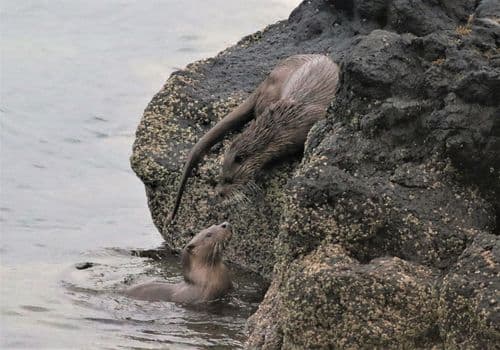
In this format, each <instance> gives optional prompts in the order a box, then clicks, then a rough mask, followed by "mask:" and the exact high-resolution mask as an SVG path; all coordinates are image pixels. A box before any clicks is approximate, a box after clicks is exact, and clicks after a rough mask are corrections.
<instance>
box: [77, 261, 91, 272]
mask: <svg viewBox="0 0 500 350" xmlns="http://www.w3.org/2000/svg"><path fill="white" fill-rule="evenodd" d="M94 265H95V264H94V263H93V262H89V261H86V262H81V263H78V264H75V268H76V269H77V270H86V269H89V268H91V267H93V266H94Z"/></svg>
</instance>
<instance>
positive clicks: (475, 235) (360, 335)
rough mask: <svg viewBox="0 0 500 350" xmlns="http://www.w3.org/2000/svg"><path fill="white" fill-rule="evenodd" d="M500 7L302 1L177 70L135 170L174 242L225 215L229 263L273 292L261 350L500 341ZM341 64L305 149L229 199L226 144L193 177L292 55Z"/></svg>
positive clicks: (258, 316) (140, 143) (260, 320)
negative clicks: (181, 182) (244, 194)
mask: <svg viewBox="0 0 500 350" xmlns="http://www.w3.org/2000/svg"><path fill="white" fill-rule="evenodd" d="M499 18H500V9H499V7H498V4H497V2H496V1H489V0H483V1H479V2H478V1H468V0H461V1H440V2H434V1H423V0H417V1H405V0H377V1H361V0H359V1H355V2H353V1H326V0H312V1H304V2H303V3H302V4H301V5H300V6H298V8H297V9H295V10H294V11H293V12H292V14H291V15H290V18H289V19H288V20H287V21H283V22H279V23H276V24H274V25H271V26H269V27H268V28H266V29H265V30H263V31H262V32H258V33H255V34H253V35H251V36H248V37H246V38H244V39H242V40H241V41H240V42H239V43H238V44H236V45H235V46H233V47H230V48H228V49H227V50H225V51H224V52H222V53H220V54H219V55H218V56H216V57H214V58H210V59H207V60H204V61H200V62H196V63H194V64H191V65H189V66H188V67H187V68H186V69H185V70H183V71H179V72H176V73H174V74H172V76H171V77H170V79H169V80H168V81H167V83H166V84H165V86H164V87H163V89H162V90H161V91H160V92H159V93H158V94H157V95H156V96H155V97H154V98H153V100H152V101H151V102H150V104H149V106H148V107H147V109H146V111H145V113H144V116H143V118H142V120H141V123H140V125H139V127H138V129H137V138H136V142H135V144H134V151H133V155H132V157H131V163H132V167H133V169H134V170H135V172H136V173H137V175H138V176H139V177H140V178H141V180H142V181H143V182H144V184H145V186H146V192H147V196H148V202H149V206H150V209H151V213H152V216H153V220H154V222H155V224H156V226H157V228H158V229H159V231H160V232H161V234H162V236H163V237H164V238H165V241H166V243H167V244H168V245H169V246H170V247H172V248H180V247H182V246H183V245H184V244H185V242H187V241H188V240H189V239H190V237H191V236H192V235H193V234H194V233H196V232H198V231H199V230H200V228H203V227H205V226H206V225H207V223H215V222H222V221H223V220H226V219H228V220H229V221H231V223H232V224H233V226H234V228H235V235H234V237H233V240H232V243H231V245H230V247H229V248H228V257H229V259H230V260H231V261H233V262H235V263H237V264H241V265H244V266H246V267H248V268H250V269H253V270H255V271H258V272H259V273H261V274H262V275H264V276H266V277H267V278H269V279H272V283H271V286H270V288H269V290H268V292H267V294H266V297H265V298H264V301H263V302H262V303H261V305H260V307H259V310H258V311H257V312H256V313H255V314H254V315H253V316H252V317H251V318H250V319H249V321H248V325H247V326H248V327H247V328H248V334H249V338H248V341H247V346H248V347H249V348H265V349H279V348H284V349H285V348H286V349H289V348H297V349H302V348H328V347H334V348H367V347H368V348H370V347H380V348H431V347H433V346H437V347H445V348H457V347H458V348H477V349H483V348H494V347H495V346H496V345H497V344H498V343H499V342H500V316H499V315H500V295H499V290H500V268H499V260H500V249H499V244H500V243H499V242H500V240H499V236H498V235H499V234H500V219H499V217H500V107H499V105H500V95H499V94H500V52H499V50H498V46H499V42H500V25H499ZM297 53H325V54H328V55H331V57H332V58H333V59H334V60H336V61H337V62H339V63H340V64H341V82H340V84H339V89H338V92H337V96H336V98H335V100H334V102H333V103H332V105H331V107H330V109H329V112H328V115H327V118H326V120H324V121H321V122H319V123H317V124H316V125H315V126H314V127H313V129H312V130H311V132H310V134H309V137H308V141H307V142H306V147H305V151H304V155H303V157H297V158H296V159H291V160H287V161H284V162H283V163H281V164H278V165H277V166H275V167H273V168H271V169H268V170H267V171H266V173H265V174H264V175H263V176H262V178H261V179H260V180H259V183H258V184H259V185H260V186H261V188H262V192H261V193H259V194H258V195H255V196H253V197H250V198H249V201H248V202H244V203H240V202H237V203H234V202H233V203H219V202H218V201H217V200H216V199H215V195H214V187H215V184H216V181H217V176H218V174H219V169H220V164H221V160H222V154H223V151H224V148H225V147H226V146H227V145H228V142H229V141H230V139H231V136H230V137H228V139H227V140H225V141H224V142H223V145H222V147H220V146H219V147H214V148H213V149H212V151H211V153H210V154H209V155H208V156H207V157H206V158H205V160H204V161H203V162H202V164H201V165H200V166H199V168H198V169H197V170H196V171H195V173H194V176H193V177H192V178H191V179H190V180H189V182H188V186H187V191H186V193H185V195H184V198H183V201H182V204H181V208H180V211H179V216H178V218H177V223H176V224H174V225H172V226H169V225H165V223H166V219H167V216H168V212H169V210H170V208H171V207H172V203H173V200H174V196H175V189H176V186H177V182H178V179H179V177H180V175H181V169H182V165H183V162H184V160H185V158H186V156H187V153H188V152H189V149H190V147H191V146H192V145H193V144H194V143H195V142H196V140H197V139H198V138H199V137H200V136H201V135H202V134H203V133H204V132H206V131H207V130H208V129H209V128H210V127H211V126H213V125H214V124H215V123H216V122H217V120H219V119H220V118H222V117H223V116H224V115H225V114H226V113H227V112H228V111H230V110H231V109H232V108H234V107H235V106H236V105H237V104H238V103H239V102H241V101H242V100H243V99H244V98H245V97H246V96H248V94H249V93H250V92H251V91H253V90H254V89H255V87H256V86H257V85H258V83H259V82H260V81H261V80H262V79H263V78H264V77H265V75H266V74H267V73H268V72H269V71H270V70H271V69H272V68H273V67H274V65H275V64H276V63H277V62H278V61H279V60H280V59H282V58H285V57H288V56H290V55H293V54H297Z"/></svg>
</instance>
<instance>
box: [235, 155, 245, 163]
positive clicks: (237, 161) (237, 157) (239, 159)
mask: <svg viewBox="0 0 500 350" xmlns="http://www.w3.org/2000/svg"><path fill="white" fill-rule="evenodd" d="M242 161H243V157H242V156H238V155H237V156H234V162H235V163H241V162H242Z"/></svg>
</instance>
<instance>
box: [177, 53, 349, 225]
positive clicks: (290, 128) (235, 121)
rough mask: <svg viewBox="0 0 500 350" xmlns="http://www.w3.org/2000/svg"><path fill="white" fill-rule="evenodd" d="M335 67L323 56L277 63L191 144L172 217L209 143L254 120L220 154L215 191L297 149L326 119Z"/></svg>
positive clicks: (231, 187)
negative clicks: (223, 115)
mask: <svg viewBox="0 0 500 350" xmlns="http://www.w3.org/2000/svg"><path fill="white" fill-rule="evenodd" d="M338 79H339V67H338V65H337V64H335V63H334V62H333V61H332V60H331V59H330V58H329V57H327V56H324V55H317V54H315V55H295V56H291V57H288V58H287V59H285V60H283V61H281V62H280V63H278V65H277V66H276V67H275V68H274V69H273V70H272V71H271V73H270V74H269V75H268V76H267V78H266V79H265V80H264V81H263V82H262V83H261V84H260V85H259V86H258V87H257V89H256V90H255V91H254V92H253V93H252V94H251V95H250V96H249V97H248V98H247V99H246V100H245V101H244V102H243V103H242V104H241V105H239V106H238V107H237V108H236V109H235V110H233V111H232V112H231V113H229V114H228V115H226V116H225V117H224V118H223V119H221V120H220V121H219V122H218V123H217V124H216V125H215V126H214V127H213V128H212V129H210V130H209V131H208V132H207V133H206V134H205V135H204V136H203V137H202V138H201V139H200V140H199V141H198V142H197V143H196V144H195V145H194V146H193V148H192V149H191V151H190V153H189V155H188V157H187V160H186V164H185V166H184V171H183V174H182V178H181V181H180V184H179V188H178V191H177V196H176V200H175V203H174V207H173V210H172V212H171V214H170V221H169V222H173V220H174V219H175V215H176V213H177V210H178V209H179V204H180V201H181V198H182V193H183V191H184V188H185V185H186V181H187V179H188V177H189V176H190V174H191V171H192V170H193V168H194V167H195V166H196V165H197V164H198V162H199V161H200V160H201V159H202V157H203V156H204V155H205V154H206V153H207V152H208V151H209V150H210V148H211V147H212V146H213V145H214V144H216V143H217V142H219V141H221V140H222V139H223V137H224V135H226V134H227V133H228V132H229V131H232V130H235V129H237V128H239V127H241V126H243V125H244V124H245V123H247V122H249V121H250V120H252V119H253V120H252V122H251V123H250V125H249V126H248V127H247V128H246V129H245V130H244V131H243V132H242V133H241V134H240V135H238V136H237V137H236V138H235V140H234V141H233V143H232V144H231V145H230V147H229V149H228V150H227V151H226V152H225V154H224V161H223V166H222V174H221V180H220V181H219V185H218V186H217V192H218V193H219V195H220V196H221V197H224V196H227V195H229V194H230V193H232V192H234V191H236V190H240V189H243V188H244V187H245V186H246V185H248V184H249V182H251V181H252V180H253V179H254V178H255V177H256V175H257V174H258V172H259V171H261V170H262V168H263V167H264V166H265V165H267V164H269V163H270V162H272V161H274V160H277V159H280V158H283V157H285V156H290V155H292V154H295V153H297V152H299V151H301V150H302V149H303V147H304V143H305V140H306V137H307V134H308V132H309V130H310V129H311V127H312V126H313V124H314V123H316V122H317V121H318V120H320V119H322V118H324V116H325V115H326V110H327V108H328V106H329V105H330V103H331V102H332V100H333V98H334V97H335V92H336V89H337V83H338Z"/></svg>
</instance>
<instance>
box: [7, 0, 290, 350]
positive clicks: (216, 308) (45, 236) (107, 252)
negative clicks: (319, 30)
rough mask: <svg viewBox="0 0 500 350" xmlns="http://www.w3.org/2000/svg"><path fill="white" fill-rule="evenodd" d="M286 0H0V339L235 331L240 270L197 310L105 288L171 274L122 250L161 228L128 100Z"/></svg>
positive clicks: (246, 305) (70, 345) (179, 339)
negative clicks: (138, 164)
mask: <svg viewBox="0 0 500 350" xmlns="http://www.w3.org/2000/svg"><path fill="white" fill-rule="evenodd" d="M298 2H299V1H298V0H211V1H204V0H182V1H180V0H163V1H152V0H149V1H132V0H106V1H102V0H91V1H89V0H86V1H83V0H73V1H64V0H45V1H44V0H38V1H35V0H11V1H7V0H3V1H1V2H0V3H1V6H0V32H1V33H0V34H1V37H0V50H1V51H0V68H1V70H0V94H1V95H0V348H2V349H203V348H209V347H214V348H219V349H222V348H238V347H240V346H241V345H242V341H243V339H244V336H243V327H244V323H245V320H246V318H247V317H248V316H249V315H250V314H251V313H252V312H253V311H254V310H255V307H256V305H257V301H258V300H257V299H256V297H255V295H256V294H258V290H259V288H260V285H261V284H260V283H259V282H258V280H257V278H254V277H252V276H247V275H246V274H245V273H239V274H238V275H239V276H240V277H239V278H238V280H237V281H236V283H237V286H236V287H237V288H236V291H235V292H234V293H232V295H230V296H229V297H228V298H227V300H225V301H221V302H219V303H218V304H217V303H216V304H215V305H209V306H206V307H202V308H187V307H183V306H181V305H176V304H172V303H146V302H139V301H134V300H130V299H127V298H124V297H121V296H120V295H119V293H116V291H117V290H119V289H120V288H123V287H124V286H126V285H127V284H130V283H135V282H138V281H142V280H148V279H155V278H156V279H164V280H170V281H177V280H178V279H179V278H180V270H179V267H178V264H177V257H175V256H169V255H168V254H166V255H164V257H163V259H160V260H159V259H150V258H147V257H144V256H140V255H141V254H139V256H138V255H137V254H133V251H137V250H138V251H142V250H145V249H146V250H147V249H150V251H153V252H155V249H156V248H158V247H160V246H161V244H162V240H161V237H160V235H159V234H158V232H157V231H156V229H155V228H154V226H153V225H152V221H151V218H150V214H149V211H148V209H147V204H146V197H145V193H144V188H143V186H142V184H141V183H140V181H139V180H138V179H137V178H136V177H135V175H134V174H133V172H132V171H131V170H130V167H129V162H128V158H129V156H130V152H131V147H132V143H133V140H134V131H135V127H136V125H137V123H138V122H139V120H140V117H141V114H142V111H143V109H144V108H145V106H146V105H147V103H148V101H149V100H150V99H151V97H152V96H153V95H154V93H155V92H156V91H158V90H159V89H160V88H161V86H162V84H163V83H164V82H165V80H166V79H167V78H168V76H169V74H170V73H171V72H172V71H174V70H176V69H180V68H182V67H184V66H185V65H186V64H187V63H189V62H192V61H195V60H197V59H201V58H205V57H209V56H212V55H214V54H216V53H217V52H218V51H220V50H222V49H224V48H225V47H227V46H229V45H231V44H233V43H235V42H236V41H237V40H238V39H239V38H241V37H242V36H243V35H246V34H249V33H252V32H254V31H256V30H259V29H261V28H263V27H264V26H266V25H267V24H269V23H273V22H275V21H276V20H279V19H284V18H286V17H287V16H288V14H289V13H290V11H291V10H292V9H293V8H294V7H295V6H296V5H297V4H298ZM207 224H209V223H207ZM210 224H211V223H210ZM235 234H238V233H237V232H236V233H235ZM142 255H143V254H142ZM153 255H154V254H153ZM86 261H90V262H92V263H93V266H91V267H90V268H88V269H83V270H79V269H76V268H75V266H76V265H77V264H78V263H81V262H86Z"/></svg>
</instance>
